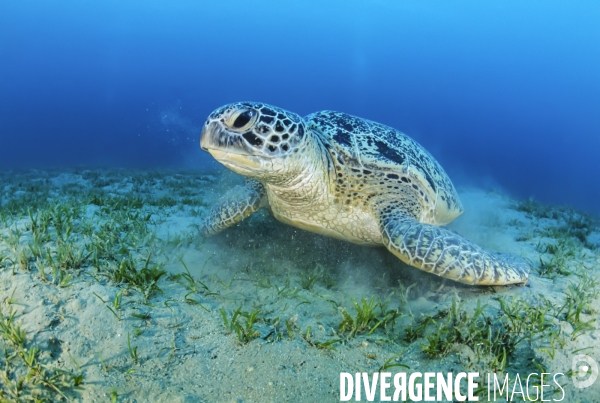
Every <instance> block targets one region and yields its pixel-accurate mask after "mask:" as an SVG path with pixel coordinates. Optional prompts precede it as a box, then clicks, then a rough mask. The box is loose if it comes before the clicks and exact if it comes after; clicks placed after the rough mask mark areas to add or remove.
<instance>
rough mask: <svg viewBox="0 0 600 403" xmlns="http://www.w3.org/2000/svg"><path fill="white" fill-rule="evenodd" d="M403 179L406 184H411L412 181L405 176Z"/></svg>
mask: <svg viewBox="0 0 600 403" xmlns="http://www.w3.org/2000/svg"><path fill="white" fill-rule="evenodd" d="M401 179H402V182H404V183H409V182H410V179H408V178H407V177H406V176H403V177H402V178H401Z"/></svg>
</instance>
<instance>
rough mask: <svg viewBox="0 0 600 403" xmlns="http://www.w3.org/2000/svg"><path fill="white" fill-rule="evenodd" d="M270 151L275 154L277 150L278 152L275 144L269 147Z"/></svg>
mask: <svg viewBox="0 0 600 403" xmlns="http://www.w3.org/2000/svg"><path fill="white" fill-rule="evenodd" d="M267 148H268V149H269V151H271V152H275V150H277V147H276V146H274V145H273V144H269V146H268V147H267Z"/></svg>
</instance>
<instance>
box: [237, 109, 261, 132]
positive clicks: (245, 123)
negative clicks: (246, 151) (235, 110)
mask: <svg viewBox="0 0 600 403" xmlns="http://www.w3.org/2000/svg"><path fill="white" fill-rule="evenodd" d="M256 115H257V114H256V111H255V110H252V109H249V110H246V111H243V112H241V113H239V114H236V115H233V116H232V121H233V124H232V126H233V128H234V129H237V130H246V129H247V128H249V127H250V126H252V124H253V123H254V121H255V120H256Z"/></svg>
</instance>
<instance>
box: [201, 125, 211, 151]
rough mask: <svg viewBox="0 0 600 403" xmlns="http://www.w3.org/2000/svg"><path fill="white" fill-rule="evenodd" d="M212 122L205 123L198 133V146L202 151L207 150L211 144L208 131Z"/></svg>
mask: <svg viewBox="0 0 600 403" xmlns="http://www.w3.org/2000/svg"><path fill="white" fill-rule="evenodd" d="M212 124H213V123H212V122H211V123H209V124H205V125H204V127H203V128H202V132H201V133H200V148H201V149H203V150H204V151H208V149H209V148H210V145H211V141H210V135H209V134H208V132H209V126H211V125H212Z"/></svg>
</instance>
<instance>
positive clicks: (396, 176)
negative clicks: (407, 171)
mask: <svg viewBox="0 0 600 403" xmlns="http://www.w3.org/2000/svg"><path fill="white" fill-rule="evenodd" d="M387 177H388V178H390V179H398V178H400V177H399V176H398V175H396V174H387Z"/></svg>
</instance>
